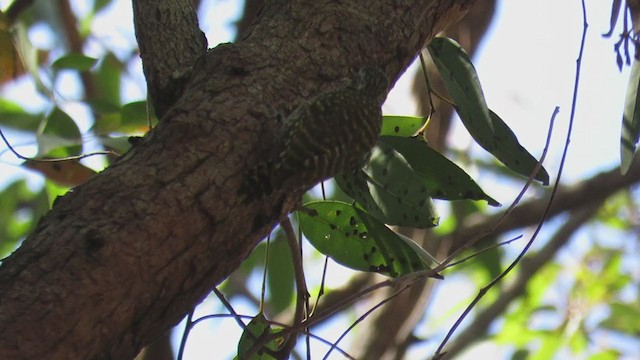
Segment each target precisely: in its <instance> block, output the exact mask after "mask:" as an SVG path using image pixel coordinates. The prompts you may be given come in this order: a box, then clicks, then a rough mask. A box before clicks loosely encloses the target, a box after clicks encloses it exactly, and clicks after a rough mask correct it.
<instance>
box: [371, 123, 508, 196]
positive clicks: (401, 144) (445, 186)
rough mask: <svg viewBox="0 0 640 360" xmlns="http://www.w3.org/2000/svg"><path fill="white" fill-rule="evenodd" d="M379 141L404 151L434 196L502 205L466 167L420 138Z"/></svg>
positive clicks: (394, 138)
mask: <svg viewBox="0 0 640 360" xmlns="http://www.w3.org/2000/svg"><path fill="white" fill-rule="evenodd" d="M379 143H380V144H385V145H387V146H389V147H390V148H393V149H394V150H396V151H398V152H399V153H400V154H402V156H403V157H404V158H405V159H406V160H407V162H408V163H409V165H410V166H411V168H412V169H413V170H414V171H415V172H416V173H417V174H419V175H420V177H421V178H422V179H423V183H424V184H425V185H426V187H427V192H428V194H429V195H430V196H431V197H433V198H436V199H443V200H463V199H467V200H486V201H487V203H489V205H491V206H500V203H499V202H497V201H496V200H494V199H493V198H491V197H490V196H489V195H487V194H485V193H484V191H482V189H481V188H480V186H478V184H476V183H475V181H473V179H472V178H471V176H469V175H468V174H467V173H466V172H465V171H464V170H462V169H461V168H459V167H458V166H457V165H456V164H454V163H452V162H451V161H450V160H449V159H447V158H446V157H444V156H442V154H440V153H439V152H437V151H435V150H433V149H431V148H430V147H429V146H428V145H427V144H426V143H425V142H423V141H421V140H420V139H416V138H399V137H392V136H383V137H381V138H380V141H379Z"/></svg>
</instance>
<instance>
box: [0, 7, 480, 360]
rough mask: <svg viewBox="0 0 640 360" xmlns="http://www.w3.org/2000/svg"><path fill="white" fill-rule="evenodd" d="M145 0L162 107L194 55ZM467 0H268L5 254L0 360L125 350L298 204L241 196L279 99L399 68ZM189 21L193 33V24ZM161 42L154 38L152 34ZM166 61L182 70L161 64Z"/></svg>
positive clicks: (184, 308)
mask: <svg viewBox="0 0 640 360" xmlns="http://www.w3.org/2000/svg"><path fill="white" fill-rule="evenodd" d="M151 3H152V2H151V1H150V0H139V1H137V2H136V3H135V4H134V6H135V7H136V18H137V20H136V27H137V30H136V33H137V36H138V39H139V41H140V43H141V44H140V45H141V49H142V48H145V49H146V50H141V53H142V54H143V58H144V57H145V56H146V55H145V54H148V55H149V57H154V56H157V57H165V59H164V60H162V62H161V63H158V64H157V65H150V64H151V63H150V62H149V61H150V60H149V58H147V59H146V60H145V73H146V74H147V77H148V78H149V90H150V94H152V98H153V101H154V103H155V104H156V105H159V104H160V101H162V99H164V95H163V92H162V91H161V90H162V89H164V86H165V85H166V84H167V82H169V83H170V79H168V78H167V74H170V73H171V72H170V71H175V70H177V71H179V72H180V71H181V70H183V69H184V68H183V66H189V65H188V64H189V63H190V61H186V62H182V61H180V60H179V59H178V57H177V56H175V55H176V54H179V52H174V51H173V50H174V49H167V48H166V46H167V44H168V45H169V46H173V47H178V46H180V45H179V44H176V41H171V40H170V39H162V38H161V37H160V38H154V37H151V36H147V35H149V33H147V32H146V31H145V30H142V29H141V27H142V25H143V24H142V19H141V18H140V15H141V14H145V13H144V12H143V11H142V10H141V8H140V6H143V4H146V5H149V6H154V5H153V4H151ZM155 3H159V4H160V3H162V4H166V3H167V2H155ZM176 3H177V2H176ZM471 3H472V1H471V0H468V1H465V0H432V1H392V0H387V1H376V2H370V1H355V0H353V1H341V2H335V1H329V0H324V1H313V2H310V1H286V2H284V1H270V2H269V3H268V4H267V6H266V7H265V8H264V11H263V12H262V14H261V16H260V17H259V18H258V19H257V21H256V22H255V23H254V26H253V28H252V29H251V31H249V32H248V33H247V34H246V35H245V36H244V37H243V39H241V40H240V41H239V42H238V43H237V44H235V45H230V44H225V45H220V46H218V47H216V48H215V49H213V50H212V51H209V52H207V53H206V54H205V55H204V56H203V57H202V58H201V59H200V60H199V61H198V62H197V63H196V65H195V66H194V67H193V69H192V71H191V76H190V77H189V80H188V81H186V82H185V83H184V88H183V89H184V91H182V92H181V93H182V96H177V97H176V99H177V101H175V103H172V101H171V99H173V98H172V97H171V96H169V101H168V104H171V105H172V106H171V107H168V108H169V110H167V111H166V112H165V113H164V116H163V121H161V122H160V124H159V125H158V126H157V127H156V128H154V129H153V130H152V131H151V132H150V133H149V134H148V135H147V136H145V138H144V139H142V140H141V141H140V143H139V144H137V145H136V146H135V147H134V148H133V149H132V150H130V151H129V152H128V153H127V154H125V155H124V156H123V157H121V158H120V159H119V160H118V161H117V162H116V163H115V164H114V165H112V166H111V167H109V168H108V169H106V170H105V171H103V172H102V173H100V174H99V175H98V176H96V177H94V178H92V179H91V180H89V181H88V182H86V183H85V184H83V185H81V186H79V187H77V188H75V189H73V190H72V191H70V192H69V193H67V194H66V195H65V196H63V197H61V198H58V199H57V201H56V203H55V204H54V206H53V209H52V210H51V211H50V213H49V214H48V215H47V216H46V217H44V218H43V219H42V220H41V221H40V222H39V223H38V226H37V228H36V230H35V231H34V233H33V234H31V235H30V236H29V237H28V238H27V239H26V240H25V241H24V243H23V244H22V246H21V247H20V248H19V249H18V250H17V251H16V252H15V253H13V254H12V255H11V256H10V257H9V258H7V259H5V260H4V262H3V263H2V265H1V266H0V333H2V334H3V336H1V337H0V358H3V359H11V358H20V357H24V358H47V359H70V358H73V359H97V358H117V359H126V358H132V357H133V356H134V355H135V354H136V353H137V352H138V351H139V350H140V348H141V347H142V346H144V345H146V344H148V343H150V342H152V341H153V340H154V339H156V338H157V337H158V336H160V335H161V334H163V333H164V332H165V331H166V330H167V329H168V328H169V327H170V326H172V325H174V324H176V323H177V322H178V321H179V320H180V319H181V318H182V317H183V316H184V314H186V313H187V312H188V311H190V309H192V308H193V306H194V305H195V304H196V303H198V302H199V301H200V300H201V299H202V298H203V297H204V296H205V295H206V294H207V293H208V292H209V291H210V289H211V287H212V286H213V285H215V284H218V283H219V282H221V281H222V280H223V279H225V278H226V277H227V276H228V275H229V273H231V272H232V271H233V270H234V269H235V268H236V267H237V266H238V265H239V264H240V262H241V261H242V260H243V259H244V258H245V257H246V256H247V255H248V254H249V252H250V251H251V250H252V249H253V248H254V247H255V245H256V244H257V243H258V242H259V241H260V240H261V239H262V238H263V237H264V236H265V235H266V234H267V233H268V232H269V231H270V229H271V228H272V227H273V226H274V224H275V223H276V222H277V221H278V220H279V219H281V218H282V217H283V216H285V215H286V214H287V213H288V212H290V211H291V210H292V209H293V208H294V207H295V206H296V205H297V202H298V197H297V195H298V194H289V195H278V197H275V198H274V197H268V198H264V199H259V200H256V201H255V202H251V203H247V204H245V203H242V202H241V201H240V200H239V199H238V196H237V192H238V189H239V187H240V184H241V182H242V174H243V173H245V172H246V171H247V170H248V169H249V168H250V167H251V166H252V164H255V163H256V161H257V160H258V157H259V155H260V154H261V152H262V151H263V150H264V149H265V148H268V147H269V144H270V143H271V142H272V137H273V134H274V133H275V131H276V130H277V127H278V124H277V122H276V121H272V120H270V117H269V114H271V113H272V110H273V109H276V110H277V111H279V112H283V113H288V112H290V111H291V110H292V109H294V108H295V107H297V106H298V105H300V104H301V103H303V102H305V101H307V100H308V99H309V98H311V97H313V96H316V95H318V94H319V93H321V92H323V91H326V90H328V89H331V88H336V87H337V86H339V85H340V83H341V81H342V80H343V79H344V78H345V77H346V75H347V73H348V72H350V71H352V70H353V69H357V68H360V67H362V66H364V65H372V64H373V65H375V66H377V67H379V68H381V69H383V70H384V71H385V72H386V74H387V76H388V78H389V79H395V78H396V77H397V76H398V74H399V73H400V72H402V71H403V70H404V69H405V68H406V67H407V66H408V64H409V63H410V62H411V61H412V59H413V58H414V56H415V54H416V53H417V52H418V51H419V50H420V49H421V48H422V47H423V46H424V44H425V43H426V42H427V41H428V40H429V39H430V38H431V37H432V36H433V35H434V34H435V33H436V32H438V31H439V30H441V29H442V28H443V27H445V26H446V25H447V24H448V23H450V22H451V21H453V20H455V19H457V18H458V17H460V16H461V15H462V14H463V12H464V10H465V9H466V7H467V6H468V5H470V4H471ZM171 4H175V3H174V2H172V3H171ZM155 6H159V8H158V10H159V11H160V12H159V13H153V14H150V15H149V16H151V18H150V19H147V20H148V21H151V22H157V24H160V21H164V20H171V19H173V18H172V17H171V16H170V15H174V16H175V13H171V12H169V13H162V11H164V10H162V9H166V8H165V6H170V5H155ZM182 11H186V10H184V9H182ZM189 11H193V10H189ZM191 24H192V26H191V27H190V29H187V30H189V31H190V32H189V33H190V34H196V33H197V31H196V30H195V29H194V26H193V25H194V24H195V22H194V21H192V22H191ZM152 28H153V26H152ZM174 30H175V31H178V30H179V29H174ZM176 37H177V36H176ZM196 37H197V36H196ZM187 39H193V38H192V37H187ZM163 40H166V41H167V42H165V43H164V44H163V45H162V48H160V47H159V46H156V45H158V44H154V42H159V41H163ZM190 46H194V45H193V43H191V44H190V45H188V48H187V49H184V48H183V49H182V51H187V52H188V54H187V55H185V56H186V57H189V56H195V54H196V53H198V52H199V51H201V47H200V46H199V45H198V46H194V47H193V48H192V47H190ZM189 49H193V51H192V52H189V51H190V50H189ZM156 50H157V51H161V52H160V53H154V51H156ZM189 54H190V55H189ZM192 59H193V57H192V58H191V60H192ZM174 61H175V62H174ZM165 64H171V65H175V66H178V68H177V69H171V70H167V71H165V70H163V69H164V67H163V66H164V65H165ZM168 92H169V93H171V91H168ZM156 111H158V108H156ZM162 113H163V111H162V108H161V109H160V111H159V115H160V116H162Z"/></svg>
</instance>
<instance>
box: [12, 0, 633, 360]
mask: <svg viewBox="0 0 640 360" xmlns="http://www.w3.org/2000/svg"><path fill="white" fill-rule="evenodd" d="M8 2H9V0H2V1H0V4H2V7H3V8H5V7H6V4H7V3H8ZM499 3H500V6H499V8H498V13H497V16H496V19H495V21H494V23H493V26H492V27H491V29H490V33H489V35H488V36H487V38H486V39H485V41H484V43H483V46H482V47H481V50H480V52H479V54H478V55H479V56H477V57H476V59H477V60H476V61H475V64H476V68H477V71H478V74H479V76H480V80H481V83H482V85H483V88H484V92H485V96H486V98H487V102H488V104H489V106H490V107H491V108H492V109H493V110H494V111H496V112H497V113H498V114H499V115H500V116H501V117H502V119H503V120H504V121H505V122H506V123H507V124H508V125H509V126H510V127H511V129H512V130H513V131H514V132H515V133H516V135H517V136H518V137H519V139H520V141H521V142H522V143H523V145H524V146H525V147H526V148H527V149H528V150H529V151H531V152H532V153H533V154H534V155H536V156H538V155H540V154H541V152H542V145H543V143H544V140H545V137H546V133H547V126H548V124H549V118H550V116H551V114H552V112H553V110H554V108H555V107H556V106H560V111H561V112H560V115H559V117H558V118H557V123H556V127H555V129H554V138H553V142H552V148H551V150H550V153H549V155H548V162H547V163H546V164H545V165H546V166H547V169H548V170H549V173H550V174H551V175H552V177H554V176H555V174H556V172H557V166H558V162H559V159H560V154H561V151H562V146H563V144H564V136H565V131H566V127H567V122H568V119H569V114H570V110H571V109H570V105H571V96H572V90H573V82H574V76H575V71H576V58H577V55H578V47H579V45H580V36H581V32H582V13H581V4H580V2H579V1H578V0H573V1H553V0H541V1H528V0H509V1H500V2H499ZM74 4H75V8H76V9H78V10H79V11H80V12H84V11H86V3H85V2H82V1H75V2H74ZM207 4H208V5H207V7H208V8H207V9H204V10H205V11H203V13H206V15H207V17H206V18H203V19H201V26H202V28H203V30H204V31H205V32H206V33H207V37H208V39H209V45H210V47H213V46H215V45H216V44H217V43H219V42H225V41H229V40H230V39H232V38H233V35H234V32H233V21H234V20H236V19H237V17H238V16H239V15H240V10H239V8H238V6H237V5H238V1H232V0H224V1H209V2H207ZM587 11H588V14H587V16H588V22H589V25H590V27H589V29H588V30H589V32H588V38H587V43H586V48H585V54H584V59H583V68H582V73H581V76H582V78H581V84H580V92H579V97H578V99H579V101H578V109H577V113H576V118H575V121H576V123H575V125H574V126H575V128H574V132H573V136H572V142H571V147H570V153H569V157H568V163H567V165H566V168H565V178H564V180H569V181H576V180H578V179H581V178H584V177H585V176H587V175H592V174H594V173H595V172H598V171H602V170H604V169H609V168H611V167H613V166H615V165H617V164H619V136H620V122H621V116H622V106H623V102H624V97H625V92H626V85H627V78H628V69H625V70H624V71H623V72H622V73H620V72H619V71H618V70H617V67H616V64H615V55H614V52H613V43H614V41H615V40H617V38H616V37H614V38H613V39H604V38H602V36H601V34H602V33H605V32H607V31H608V26H609V24H608V22H609V12H610V1H597V0H588V1H587ZM94 26H95V32H96V33H97V34H98V37H99V39H100V41H104V42H105V43H107V42H108V43H110V44H115V46H116V47H121V48H122V49H123V50H125V49H128V48H130V47H131V46H132V44H134V43H135V38H134V37H133V26H132V14H131V2H130V1H127V0H118V1H116V5H115V6H113V7H111V8H110V9H109V10H108V11H105V12H104V13H102V14H100V16H99V17H98V18H97V21H96V22H95V25H94ZM30 35H31V37H32V41H33V42H34V43H36V44H45V45H46V44H48V43H50V42H51V41H53V40H54V39H51V38H50V35H47V32H46V31H36V32H33V33H32V34H30ZM110 46H111V45H110ZM89 51H90V52H92V51H96V55H98V54H99V51H100V50H99V43H98V42H96V43H94V44H91V45H90V46H89ZM415 70H416V67H412V68H411V69H410V70H409V71H408V73H410V74H411V75H413V73H414V71H415ZM130 73H131V75H130V77H129V81H127V82H126V84H125V94H126V96H127V97H128V98H129V99H130V100H138V99H140V98H142V97H143V96H144V87H141V86H140V84H141V83H142V82H141V80H142V77H141V75H140V74H141V71H140V63H139V62H138V63H137V64H136V66H135V67H134V68H132V69H130ZM411 81H412V76H405V77H404V78H403V79H402V80H400V81H399V82H398V83H397V85H396V88H395V89H394V90H393V92H392V94H390V96H389V100H388V102H387V104H386V105H385V108H384V109H385V112H387V113H390V114H402V115H416V114H415V110H414V109H415V106H414V105H413V103H412V101H413V98H412V95H411V94H410V93H409V90H408V87H407V85H408V84H410V83H411ZM10 90H11V91H10V92H9V93H7V91H8V90H7V89H4V90H3V96H5V95H8V97H10V98H12V99H16V100H20V99H24V98H25V95H24V94H25V93H29V92H30V91H32V85H30V84H29V83H26V82H23V83H19V84H18V85H17V86H15V87H13V88H11V89H10ZM31 106H33V107H34V108H37V107H38V106H42V104H40V103H39V102H37V101H35V102H33V103H32V104H31ZM65 109H66V110H67V111H69V112H70V113H74V114H77V116H79V117H84V116H83V114H85V113H84V111H85V110H83V109H82V108H80V107H79V106H77V105H76V104H69V105H68V107H66V108H65ZM88 125H89V124H84V126H83V128H84V129H87V127H88ZM453 136H454V137H453V139H454V141H453V143H454V144H455V146H459V147H466V146H468V145H469V144H470V141H469V138H468V136H467V135H466V132H465V131H464V129H462V128H461V127H460V126H458V127H457V128H456V130H455V131H454V135H453ZM0 159H1V161H0V172H1V173H2V174H3V179H2V180H3V181H6V180H7V179H8V177H9V176H16V174H17V173H18V174H22V171H23V170H22V169H20V168H18V167H16V166H14V165H7V164H16V163H17V161H15V160H13V159H11V158H10V157H8V156H7V154H3V155H2V156H1V157H0ZM470 171H473V169H470ZM10 174H11V175H10ZM472 176H473V172H472ZM483 180H485V179H480V181H479V182H480V184H481V186H482V187H483V188H484V189H485V191H486V192H487V193H488V194H490V195H491V196H492V197H494V198H496V199H498V200H499V201H500V202H502V203H509V202H510V200H512V199H513V197H514V196H515V193H514V190H513V189H508V190H506V189H504V188H503V187H502V185H501V184H498V183H495V182H492V181H484V182H483ZM489 180H490V179H489ZM475 291H476V289H473V288H471V289H470V288H469V287H468V284H461V285H460V286H456V284H451V286H448V287H445V288H443V289H442V291H441V292H440V299H446V300H441V301H442V302H441V303H438V302H436V303H434V304H433V305H432V308H439V307H440V306H445V303H446V302H450V301H451V300H450V299H452V298H454V299H462V298H464V297H466V296H471V295H472V294H474V293H475ZM237 305H238V306H239V308H240V310H239V311H240V312H243V313H252V311H254V309H251V308H244V309H243V306H242V304H237ZM218 311H220V309H219V308H216V307H213V306H212V305H211V304H208V305H205V306H203V307H201V309H199V312H202V313H203V314H204V313H212V312H218ZM226 324H231V325H232V326H226ZM345 328H346V326H343V324H341V325H340V326H339V329H340V331H342V329H345ZM215 329H218V330H221V329H222V331H223V332H215V331H212V330H215ZM234 329H235V330H234ZM239 334H240V331H239V329H238V328H237V326H235V324H232V321H231V320H227V321H224V322H219V321H209V322H207V323H206V324H201V325H199V326H198V327H196V329H195V330H194V331H193V332H192V334H191V337H190V338H189V347H188V348H187V352H186V357H185V359H191V360H195V359H210V358H211V355H212V353H211V351H214V350H213V349H215V353H216V354H221V353H227V352H228V353H232V352H233V351H234V349H235V346H236V343H235V342H234V341H235V340H233V341H230V340H229V339H237V338H238V336H239ZM332 338H335V334H334V335H331V336H330V337H329V339H332ZM212 344H215V347H212ZM347 344H348V341H347ZM225 349H226V350H225ZM422 355H423V356H422V357H424V354H422ZM476 355H477V354H476ZM496 355H498V354H496ZM332 358H336V359H339V358H340V357H338V356H334V357H332ZM496 358H498V357H496Z"/></svg>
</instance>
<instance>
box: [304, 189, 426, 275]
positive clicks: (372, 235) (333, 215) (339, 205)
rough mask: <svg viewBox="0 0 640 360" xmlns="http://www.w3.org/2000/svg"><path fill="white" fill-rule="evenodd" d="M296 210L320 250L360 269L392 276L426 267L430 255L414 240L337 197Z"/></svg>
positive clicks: (308, 237) (305, 233)
mask: <svg viewBox="0 0 640 360" xmlns="http://www.w3.org/2000/svg"><path fill="white" fill-rule="evenodd" d="M304 206H305V208H306V209H305V211H298V219H299V221H300V226H301V227H302V232H303V233H304V235H305V236H306V237H307V239H308V240H309V242H310V243H311V244H312V245H313V246H314V247H315V248H316V249H317V250H318V251H320V252H321V253H323V254H325V255H327V256H329V257H330V258H332V259H333V260H335V261H336V262H338V263H340V264H342V265H344V266H346V267H348V268H351V269H354V270H360V271H369V272H377V273H380V274H384V275H387V276H391V277H398V276H402V275H406V274H409V273H412V272H415V271H420V270H428V269H429V264H431V263H432V262H433V261H432V259H433V257H431V255H429V254H428V253H427V252H426V251H425V250H424V249H422V248H421V247H419V246H417V245H416V244H413V246H412V245H409V244H408V243H407V241H411V240H409V239H406V238H401V237H399V236H398V235H397V234H396V233H394V232H393V231H391V230H390V229H389V228H388V227H386V226H385V225H384V224H383V223H381V222H380V221H378V220H376V219H375V218H373V217H372V216H371V215H369V214H367V213H366V212H364V211H363V210H360V209H358V208H356V207H354V206H351V205H349V204H347V203H343V202H338V201H318V202H312V203H308V204H305V205H304Z"/></svg>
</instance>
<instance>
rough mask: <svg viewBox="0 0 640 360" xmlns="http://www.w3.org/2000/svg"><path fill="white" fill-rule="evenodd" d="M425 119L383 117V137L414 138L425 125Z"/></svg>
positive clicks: (416, 117)
mask: <svg viewBox="0 0 640 360" xmlns="http://www.w3.org/2000/svg"><path fill="white" fill-rule="evenodd" d="M424 122H425V119H424V118H423V117H420V116H388V115H385V116H383V117H382V131H381V135H389V136H402V137H409V136H414V135H416V133H417V132H418V130H420V128H421V127H422V126H423V125H424Z"/></svg>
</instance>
